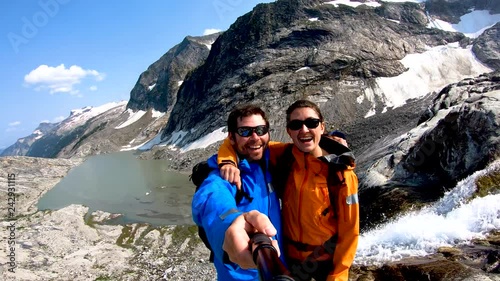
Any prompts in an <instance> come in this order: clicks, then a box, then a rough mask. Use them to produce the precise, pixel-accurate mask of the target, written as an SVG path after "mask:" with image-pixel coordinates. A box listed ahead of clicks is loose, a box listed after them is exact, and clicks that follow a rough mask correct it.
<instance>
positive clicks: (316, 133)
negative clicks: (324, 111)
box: [286, 107, 325, 157]
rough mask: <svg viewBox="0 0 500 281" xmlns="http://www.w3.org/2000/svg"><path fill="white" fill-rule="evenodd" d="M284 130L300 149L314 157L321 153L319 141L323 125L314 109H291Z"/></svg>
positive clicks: (323, 128) (323, 130)
mask: <svg viewBox="0 0 500 281" xmlns="http://www.w3.org/2000/svg"><path fill="white" fill-rule="evenodd" d="M286 131H287V132H288V135H290V137H291V138H292V140H293V143H294V144H295V145H296V146H297V148H298V149H299V150H300V151H302V152H307V153H311V154H312V155H313V156H315V157H319V156H321V155H322V151H321V148H320V147H319V141H320V140H321V135H322V134H323V133H324V132H325V125H324V123H323V122H321V120H320V117H319V115H318V113H317V112H316V111H315V110H314V109H312V108H310V107H300V108H296V109H295V110H294V111H292V113H291V114H290V121H289V122H288V124H287V129H286Z"/></svg>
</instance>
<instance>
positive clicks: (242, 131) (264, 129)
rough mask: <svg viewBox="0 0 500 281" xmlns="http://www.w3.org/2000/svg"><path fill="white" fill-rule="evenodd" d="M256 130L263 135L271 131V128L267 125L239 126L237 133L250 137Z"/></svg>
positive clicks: (258, 134) (259, 134)
mask: <svg viewBox="0 0 500 281" xmlns="http://www.w3.org/2000/svg"><path fill="white" fill-rule="evenodd" d="M253 132H255V133H256V134H257V136H259V137H260V136H263V135H265V134H267V132H269V128H268V127H267V126H266V125H261V126H257V127H239V128H238V129H236V133H237V134H238V135H240V136H242V137H244V138H246V137H249V136H251V135H252V134H253Z"/></svg>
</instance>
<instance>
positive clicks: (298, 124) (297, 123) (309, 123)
mask: <svg viewBox="0 0 500 281" xmlns="http://www.w3.org/2000/svg"><path fill="white" fill-rule="evenodd" d="M320 122H321V120H319V119H318V118H307V119H306V120H292V121H290V122H288V124H287V125H286V126H287V127H288V129H290V130H294V131H297V130H300V129H302V126H304V125H306V127H307V128H309V129H314V128H316V127H318V125H319V123H320Z"/></svg>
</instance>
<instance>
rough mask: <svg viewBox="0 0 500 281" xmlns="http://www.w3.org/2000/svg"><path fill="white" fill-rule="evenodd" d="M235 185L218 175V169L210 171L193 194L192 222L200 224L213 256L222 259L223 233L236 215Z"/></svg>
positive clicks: (237, 214)
mask: <svg viewBox="0 0 500 281" xmlns="http://www.w3.org/2000/svg"><path fill="white" fill-rule="evenodd" d="M235 192H236V187H233V186H232V185H231V184H229V183H228V182H227V181H225V180H223V179H222V178H220V177H219V171H218V170H215V171H214V172H212V173H211V174H210V175H209V176H208V177H207V178H206V179H205V181H204V182H203V184H202V185H201V186H200V188H199V189H198V191H196V192H195V194H194V195H193V200H192V204H191V207H192V215H193V220H194V222H195V223H196V224H197V225H199V226H202V227H203V228H204V229H205V232H206V233H207V238H208V241H209V242H210V246H211V247H212V250H213V252H214V255H215V258H216V259H219V260H220V261H223V255H224V251H223V250H222V244H223V243H224V235H225V232H226V230H227V228H228V227H229V226H230V225H231V223H233V221H234V220H235V219H236V217H237V216H239V215H241V214H242V213H241V212H240V211H238V209H237V206H236V201H235V199H234V198H235V195H236V194H235Z"/></svg>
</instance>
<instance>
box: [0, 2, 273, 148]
mask: <svg viewBox="0 0 500 281" xmlns="http://www.w3.org/2000/svg"><path fill="white" fill-rule="evenodd" d="M263 2H273V1H270V0H267V1H256V0H182V1H181V0H175V1H174V0H143V1H139V0H126V1H119V0H2V1H0V35H1V40H0V61H1V63H0V75H1V77H2V81H3V83H2V87H1V89H2V93H1V94H2V110H1V111H0V132H1V134H0V149H2V148H5V147H8V146H9V145H11V144H13V143H14V142H15V141H16V140H17V139H18V138H20V137H24V136H27V135H29V134H31V133H32V132H33V131H34V130H35V128H36V127H37V126H38V124H39V123H40V122H42V121H49V122H57V121H61V120H62V119H63V118H66V117H68V116H69V113H70V111H71V110H72V109H78V108H82V107H85V106H99V105H102V104H105V103H108V102H115V101H121V100H128V99H129V95H130V90H131V89H132V87H133V86H134V84H135V83H136V81H137V79H138V77H139V75H140V74H141V73H142V72H143V71H144V70H146V69H147V67H148V66H149V65H150V64H152V63H153V62H154V61H156V60H157V59H158V58H160V57H161V56H162V55H163V54H164V53H166V52H167V51H168V50H169V49H170V48H171V47H173V46H174V45H176V44H178V43H180V42H181V41H182V39H183V38H184V37H185V36H187V35H191V36H200V35H203V34H204V33H205V32H206V30H209V29H216V30H226V29H227V28H228V27H229V26H230V25H231V24H232V23H233V22H234V21H235V20H236V19H237V18H238V17H239V16H241V15H243V14H245V13H246V12H248V11H250V10H251V9H252V8H253V7H254V6H255V5H256V4H258V3H263Z"/></svg>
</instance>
